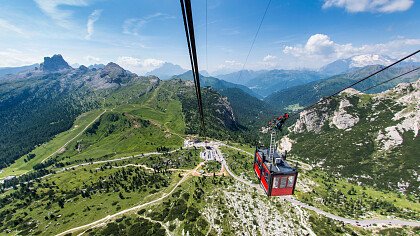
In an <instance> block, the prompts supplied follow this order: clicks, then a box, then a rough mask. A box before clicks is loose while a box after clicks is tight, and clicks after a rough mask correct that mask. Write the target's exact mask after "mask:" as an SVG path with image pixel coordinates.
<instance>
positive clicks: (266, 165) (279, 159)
mask: <svg viewBox="0 0 420 236" xmlns="http://www.w3.org/2000/svg"><path fill="white" fill-rule="evenodd" d="M285 115H286V116H285V119H283V120H282V122H280V121H279V122H275V126H274V127H272V128H271V141H270V148H269V149H267V148H258V147H257V148H256V150H255V155H254V171H255V174H256V175H257V177H258V180H259V181H260V184H261V186H262V187H263V189H264V191H265V193H266V194H267V196H283V195H293V193H294V192H295V186H296V181H297V176H298V172H297V169H296V168H292V167H291V166H290V165H289V164H288V163H287V162H286V153H285V154H284V155H282V156H280V155H279V154H278V153H277V151H276V139H275V137H276V130H277V129H279V130H281V127H282V125H283V123H284V121H285V120H286V119H287V118H289V116H288V114H287V113H285ZM278 120H281V119H278ZM272 125H273V124H270V126H272Z"/></svg>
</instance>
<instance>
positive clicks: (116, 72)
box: [102, 62, 127, 77]
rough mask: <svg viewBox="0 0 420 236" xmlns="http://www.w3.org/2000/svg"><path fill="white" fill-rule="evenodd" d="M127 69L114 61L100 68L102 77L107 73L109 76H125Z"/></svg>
mask: <svg viewBox="0 0 420 236" xmlns="http://www.w3.org/2000/svg"><path fill="white" fill-rule="evenodd" d="M126 74H127V71H126V70H124V69H123V68H122V67H121V66H119V65H118V64H116V63H114V62H110V63H108V64H107V65H106V66H105V67H104V69H103V70H102V77H104V76H106V75H108V76H110V77H118V76H125V75H126Z"/></svg>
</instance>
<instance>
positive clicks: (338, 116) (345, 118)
mask: <svg viewBox="0 0 420 236" xmlns="http://www.w3.org/2000/svg"><path fill="white" fill-rule="evenodd" d="M351 106H353V105H352V104H351V103H350V102H349V100H347V99H343V100H341V101H340V106H339V108H338V111H335V112H334V116H333V117H332V122H331V123H332V124H333V125H335V127H337V128H338V129H348V128H351V127H353V126H354V125H355V124H357V122H359V117H358V116H353V115H351V114H349V113H347V112H346V110H345V108H346V107H351Z"/></svg>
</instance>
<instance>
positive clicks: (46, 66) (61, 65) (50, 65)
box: [40, 54, 71, 72]
mask: <svg viewBox="0 0 420 236" xmlns="http://www.w3.org/2000/svg"><path fill="white" fill-rule="evenodd" d="M40 68H41V70H43V71H48V72H52V71H60V70H66V69H71V67H70V66H69V64H68V63H67V62H66V61H65V60H64V59H63V56H61V55H60V54H57V55H54V56H52V57H44V62H43V63H41V65H40Z"/></svg>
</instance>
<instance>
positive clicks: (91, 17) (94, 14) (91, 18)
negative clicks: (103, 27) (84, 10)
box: [85, 10, 102, 40]
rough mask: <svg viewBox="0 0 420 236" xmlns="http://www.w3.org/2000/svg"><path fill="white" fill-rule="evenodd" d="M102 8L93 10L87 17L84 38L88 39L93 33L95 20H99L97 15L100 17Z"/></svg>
mask: <svg viewBox="0 0 420 236" xmlns="http://www.w3.org/2000/svg"><path fill="white" fill-rule="evenodd" d="M101 13H102V10H94V11H93V12H92V13H91V14H90V15H89V17H88V21H87V25H86V30H87V34H86V36H85V39H87V40H90V38H91V37H92V35H93V32H94V30H95V29H94V24H95V22H96V21H97V20H99V17H101Z"/></svg>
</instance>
